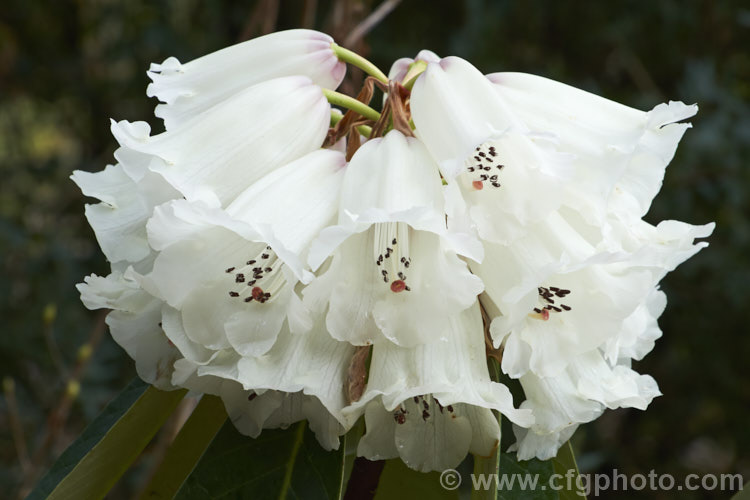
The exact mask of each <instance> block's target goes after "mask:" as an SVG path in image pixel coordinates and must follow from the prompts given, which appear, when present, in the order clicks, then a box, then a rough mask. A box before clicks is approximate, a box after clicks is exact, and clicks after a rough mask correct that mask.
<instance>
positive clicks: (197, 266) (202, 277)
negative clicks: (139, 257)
mask: <svg viewBox="0 0 750 500" xmlns="http://www.w3.org/2000/svg"><path fill="white" fill-rule="evenodd" d="M345 163H346V161H345V158H344V155H342V154H341V153H339V152H336V151H330V150H318V151H315V152H313V153H310V154H308V155H306V156H304V157H302V158H300V159H299V160H296V161H294V162H292V163H290V164H288V165H286V166H284V167H283V168H280V169H278V170H275V171H273V172H271V173H270V174H268V175H267V176H265V177H264V178H263V179H261V180H260V181H258V182H256V183H254V184H253V185H252V186H251V187H250V188H248V189H246V190H245V191H244V192H243V193H242V194H240V195H239V196H238V197H237V199H235V201H234V202H232V204H230V205H229V206H228V207H227V208H226V210H224V209H221V208H219V207H210V206H208V205H205V204H203V203H199V202H196V203H190V202H188V201H186V200H178V201H173V202H170V203H168V204H165V205H162V206H160V207H158V208H157V209H156V211H155V213H154V217H153V218H152V219H151V220H150V221H149V223H148V232H149V241H150V244H151V246H152V247H153V248H154V249H156V250H158V251H159V255H158V256H157V257H156V260H155V262H154V266H153V271H152V272H151V273H149V274H147V275H145V276H144V277H143V278H142V282H143V285H144V287H145V288H147V289H148V290H150V291H151V292H152V293H153V294H154V295H157V296H159V297H161V298H163V299H164V300H165V301H166V302H167V303H168V304H169V305H170V306H172V307H174V308H175V309H177V310H179V311H180V313H181V321H182V324H183V326H184V330H185V333H186V335H187V337H188V338H189V339H190V340H191V341H192V342H195V343H197V344H200V345H201V346H204V347H205V348H206V349H208V350H209V351H219V350H223V349H234V350H235V351H236V352H237V353H239V354H241V355H246V356H258V355H261V354H263V353H265V352H266V351H268V349H270V348H271V346H272V345H273V343H274V342H275V340H276V336H277V334H278V332H279V330H280V329H281V326H282V324H283V323H284V321H285V320H286V321H287V322H288V325H289V328H290V329H292V330H293V331H295V332H301V331H305V330H307V329H309V328H310V326H311V320H310V318H309V317H308V315H307V313H306V311H305V310H304V307H303V305H302V302H301V300H300V299H299V297H298V296H297V294H296V292H295V289H294V288H295V286H296V284H297V283H298V282H299V281H300V280H302V281H309V280H310V279H311V278H312V275H311V274H310V272H309V271H306V270H305V269H304V266H303V259H304V254H305V252H306V249H307V247H308V245H309V244H310V241H311V240H312V239H313V238H314V237H315V236H317V234H318V232H319V231H320V230H321V229H322V228H323V227H325V226H327V225H329V224H330V223H331V222H332V221H333V220H334V217H335V213H336V208H337V206H338V195H339V189H340V186H341V180H342V177H343V174H344V169H343V167H344V165H345ZM280 200H283V202H281V203H280ZM203 358H205V356H203ZM204 360H205V359H204Z"/></svg>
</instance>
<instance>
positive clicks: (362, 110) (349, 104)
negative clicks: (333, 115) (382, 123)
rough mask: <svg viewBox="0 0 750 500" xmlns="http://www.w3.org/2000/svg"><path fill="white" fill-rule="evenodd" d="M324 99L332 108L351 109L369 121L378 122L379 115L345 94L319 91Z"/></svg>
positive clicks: (327, 90)
mask: <svg viewBox="0 0 750 500" xmlns="http://www.w3.org/2000/svg"><path fill="white" fill-rule="evenodd" d="M321 90H322V91H323V95H324V96H325V98H326V99H327V100H328V102H330V103H331V104H333V105H334V106H341V107H343V108H346V109H351V110H352V111H355V112H357V113H359V114H360V115H362V116H364V117H365V118H368V119H370V120H374V121H378V120H379V119H380V113H378V112H377V111H375V110H374V109H372V108H371V107H370V106H368V105H367V104H364V103H361V102H359V101H358V100H356V99H355V98H353V97H350V96H348V95H346V94H341V93H339V92H336V91H334V90H329V89H321Z"/></svg>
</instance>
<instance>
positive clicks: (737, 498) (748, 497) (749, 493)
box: [732, 483, 750, 500]
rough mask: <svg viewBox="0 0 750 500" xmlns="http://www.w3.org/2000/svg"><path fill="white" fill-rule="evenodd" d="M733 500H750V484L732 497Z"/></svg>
mask: <svg viewBox="0 0 750 500" xmlns="http://www.w3.org/2000/svg"><path fill="white" fill-rule="evenodd" d="M732 500H750V483H747V484H746V485H745V486H743V487H742V489H741V490H740V491H738V492H737V493H736V494H735V495H734V496H733V497H732Z"/></svg>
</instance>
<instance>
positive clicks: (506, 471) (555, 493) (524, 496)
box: [497, 443, 586, 500]
mask: <svg viewBox="0 0 750 500" xmlns="http://www.w3.org/2000/svg"><path fill="white" fill-rule="evenodd" d="M569 471H573V472H569ZM553 474H557V476H555V478H554V480H552V481H551V479H552V475H553ZM578 476H579V472H578V466H577V465H576V461H575V457H574V455H573V450H572V448H571V447H570V443H566V444H564V445H563V446H562V447H561V448H560V451H559V452H558V454H557V457H555V458H553V459H552V460H537V459H532V460H521V461H518V460H517V459H516V454H515V453H502V454H501V455H500V476H499V488H498V493H497V498H498V499H500V500H572V499H576V500H581V499H585V498H586V495H585V493H584V491H583V490H582V489H579V488H578V486H580V485H579V480H578Z"/></svg>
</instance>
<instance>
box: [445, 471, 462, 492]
mask: <svg viewBox="0 0 750 500" xmlns="http://www.w3.org/2000/svg"><path fill="white" fill-rule="evenodd" d="M440 486H442V487H443V488H444V489H446V490H449V491H450V490H455V489H456V488H458V487H459V486H461V474H459V473H458V471H457V470H456V469H445V470H444V471H443V472H441V473H440Z"/></svg>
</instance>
